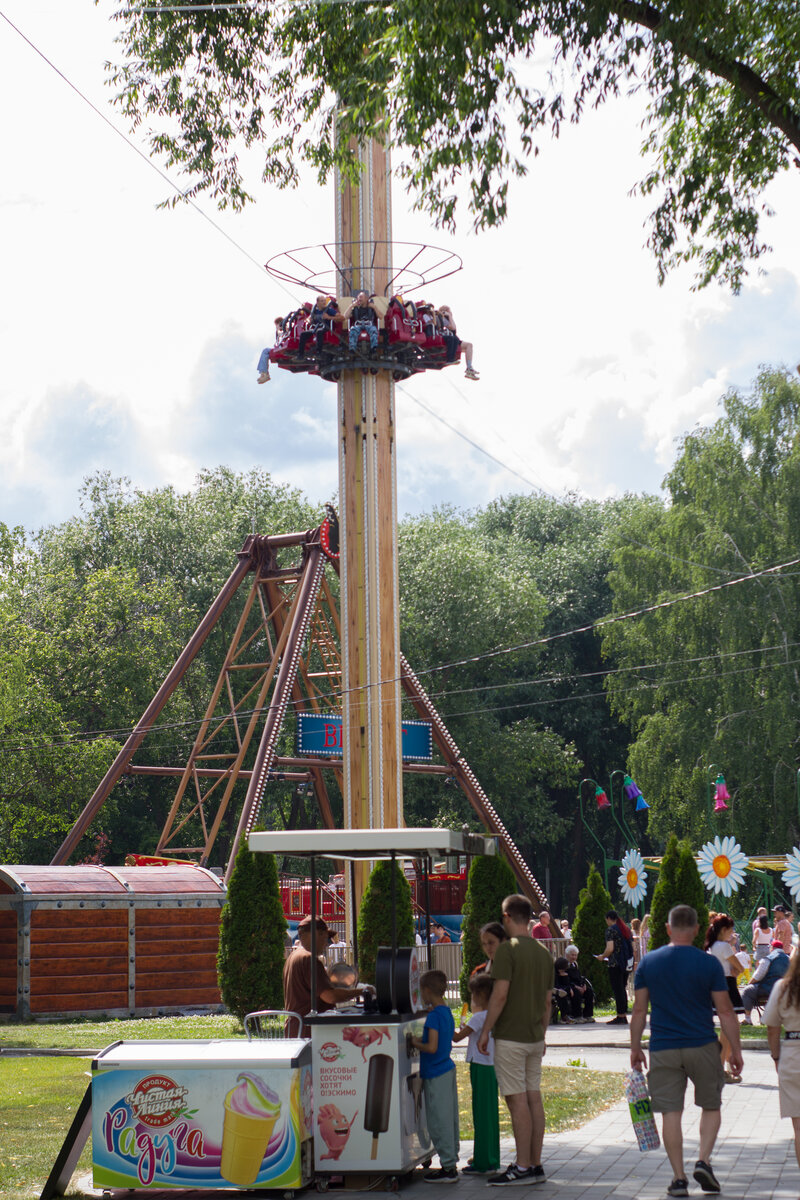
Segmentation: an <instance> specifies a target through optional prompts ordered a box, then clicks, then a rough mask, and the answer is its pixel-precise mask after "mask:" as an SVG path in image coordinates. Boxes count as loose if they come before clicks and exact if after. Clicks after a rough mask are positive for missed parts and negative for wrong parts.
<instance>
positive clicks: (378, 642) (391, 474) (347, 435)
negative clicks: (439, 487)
mask: <svg viewBox="0 0 800 1200" xmlns="http://www.w3.org/2000/svg"><path fill="white" fill-rule="evenodd" d="M359 158H360V162H361V165H362V171H361V175H360V178H359V180H358V182H352V181H350V180H342V179H340V178H337V181H336V185H337V186H336V258H337V267H338V271H339V277H340V279H341V280H342V281H343V283H344V285H345V287H346V290H347V291H348V292H349V293H350V294H351V295H355V294H356V293H357V292H358V291H359V290H362V289H363V290H364V291H366V292H367V293H368V294H369V295H372V294H377V295H379V296H381V297H383V296H384V295H385V293H386V291H387V289H388V286H389V283H390V279H391V259H390V254H391V174H390V170H389V153H388V150H387V149H385V148H384V147H383V146H381V145H380V144H379V143H377V142H374V141H373V142H371V143H370V144H369V145H367V146H363V147H361V148H360V153H359ZM376 245H378V246H380V247H381V253H380V254H379V255H377V256H376V255H375V254H374V252H372V251H371V248H372V247H375V246H376ZM338 391H339V396H338V417H339V497H340V499H339V506H340V514H339V520H340V527H341V534H340V536H341V560H340V570H341V579H342V595H341V609H342V642H343V645H342V675H343V679H342V689H343V743H344V745H343V758H344V823H345V827H346V828H352V829H380V828H396V827H399V826H400V825H402V824H403V778H402V757H401V745H400V635H399V622H398V604H399V590H398V565H397V472H396V458H395V449H396V443H395V395H394V382H393V380H392V374H391V371H390V370H388V369H386V368H381V369H378V370H377V373H372V374H364V373H362V370H359V369H358V368H356V369H351V370H345V371H343V372H342V375H341V378H340V380H339V383H338ZM357 867H358V870H357V876H356V882H355V888H354V891H355V897H354V899H356V900H357V899H358V898H360V896H361V894H362V892H363V887H364V883H365V874H364V873H365V871H366V868H367V864H364V863H359V864H357Z"/></svg>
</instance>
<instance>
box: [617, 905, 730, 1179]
mask: <svg viewBox="0 0 800 1200" xmlns="http://www.w3.org/2000/svg"><path fill="white" fill-rule="evenodd" d="M698 929H699V926H698V923H697V913H696V912H695V910H694V909H693V908H690V907H689V905H688V904H678V905H676V906H675V908H673V909H671V910H670V914H669V917H668V919H667V933H668V934H669V945H668V946H662V947H661V949H660V950H651V951H650V952H649V954H646V955H645V957H644V958H643V959H642V961H641V962H640V963H639V966H638V968H637V971H636V977H635V979H634V985H633V986H634V992H635V999H634V1005H633V1015H632V1016H631V1026H630V1028H631V1067H632V1068H633V1070H634V1071H641V1070H643V1069H644V1068H645V1067H646V1066H647V1059H646V1058H645V1054H644V1051H643V1050H642V1033H643V1032H644V1027H645V1023H646V1021H647V1006H648V1004H649V1005H650V1007H651V1016H650V1070H649V1072H648V1075H647V1081H648V1083H649V1085H650V1099H651V1101H652V1105H653V1112H660V1113H662V1114H663V1135H664V1149H665V1150H666V1152H667V1157H668V1158H669V1161H670V1165H671V1167H672V1171H673V1176H674V1178H673V1180H672V1183H671V1184H670V1186H669V1187H668V1188H667V1195H668V1196H688V1195H689V1185H688V1183H687V1180H686V1175H685V1172H684V1167H683V1131H682V1129H681V1117H682V1115H683V1099H684V1093H685V1091H686V1079H687V1077H688V1078H689V1079H691V1081H692V1083H693V1084H694V1101H695V1104H697V1105H698V1107H700V1108H701V1109H702V1110H703V1111H702V1115H701V1117H700V1157H699V1158H698V1160H697V1162H696V1164H695V1169H694V1178H695V1179H696V1180H697V1182H698V1183H699V1184H700V1186H701V1188H702V1189H703V1191H704V1192H718V1191H719V1190H720V1185H719V1181H718V1180H717V1177H716V1176H715V1174H714V1172H713V1170H712V1169H711V1151H712V1150H713V1149H714V1143H715V1141H716V1140H717V1134H718V1133H719V1127H720V1121H721V1111H720V1110H721V1107H722V1086H723V1083H724V1081H725V1079H724V1074H723V1070H722V1061H721V1059H720V1050H719V1042H718V1041H717V1034H716V1030H715V1028H714V1014H713V1006H716V1009H717V1013H718V1015H719V1021H720V1025H721V1026H722V1031H723V1033H724V1034H725V1036H726V1037H727V1038H728V1040H729V1042H730V1044H731V1055H730V1066H731V1071H733V1072H734V1074H736V1075H738V1074H740V1073H741V1070H742V1046H741V1042H740V1039H739V1022H738V1021H737V1019H736V1015H735V1013H734V1011H733V1005H732V1004H731V1000H730V996H729V995H728V989H727V986H726V983H725V975H724V972H723V970H722V964H721V963H720V961H719V959H718V958H715V957H714V956H713V955H711V954H704V953H703V951H702V950H698V949H697V947H696V946H694V945H692V943H693V942H694V939H695V938H696V937H697V933H698Z"/></svg>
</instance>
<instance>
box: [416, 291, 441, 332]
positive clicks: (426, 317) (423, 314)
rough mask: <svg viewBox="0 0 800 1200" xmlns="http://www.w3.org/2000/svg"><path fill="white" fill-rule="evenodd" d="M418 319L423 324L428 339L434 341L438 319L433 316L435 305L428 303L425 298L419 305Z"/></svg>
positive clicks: (423, 330)
mask: <svg viewBox="0 0 800 1200" xmlns="http://www.w3.org/2000/svg"><path fill="white" fill-rule="evenodd" d="M417 319H418V320H419V322H420V324H421V326H422V332H423V333H424V334H425V337H426V338H427V339H428V341H432V340H433V338H434V337H435V336H436V321H435V319H434V316H433V305H432V304H427V303H426V302H425V301H424V300H422V301H420V303H419V305H418V306H417Z"/></svg>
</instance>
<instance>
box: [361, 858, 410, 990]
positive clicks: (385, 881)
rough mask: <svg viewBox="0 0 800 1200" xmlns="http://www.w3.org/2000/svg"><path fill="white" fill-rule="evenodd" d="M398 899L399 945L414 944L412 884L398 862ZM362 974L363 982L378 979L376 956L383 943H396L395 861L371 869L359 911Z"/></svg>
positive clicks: (396, 874)
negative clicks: (394, 903)
mask: <svg viewBox="0 0 800 1200" xmlns="http://www.w3.org/2000/svg"><path fill="white" fill-rule="evenodd" d="M394 871H395V887H396V903H397V945H398V946H413V945H414V918H413V916H412V913H411V888H410V886H409V883H408V880H407V879H406V877H405V875H404V874H403V872H402V871H401V870H400V866H399V864H398V863H395V864H394ZM357 929H358V976H359V979H360V980H361V981H362V982H363V983H374V982H375V956H376V954H377V952H378V947H379V946H391V944H392V864H391V862H387V861H385V860H384V861H382V862H377V863H376V864H375V866H374V867H373V868H372V871H371V872H370V876H369V879H368V880H367V886H366V888H365V890H364V896H363V898H362V900H361V907H360V909H359V911H358V926H357Z"/></svg>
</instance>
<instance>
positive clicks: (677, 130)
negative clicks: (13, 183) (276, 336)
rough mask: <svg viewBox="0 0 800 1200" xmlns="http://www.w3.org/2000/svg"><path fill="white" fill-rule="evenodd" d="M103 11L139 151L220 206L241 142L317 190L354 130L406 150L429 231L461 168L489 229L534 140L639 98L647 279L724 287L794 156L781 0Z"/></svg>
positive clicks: (799, 123)
mask: <svg viewBox="0 0 800 1200" xmlns="http://www.w3.org/2000/svg"><path fill="white" fill-rule="evenodd" d="M118 19H119V20H120V22H121V23H122V30H121V33H120V35H119V38H118V41H119V44H120V49H121V53H122V56H123V59H124V61H123V63H122V65H120V66H118V67H116V68H112V83H113V85H114V86H115V87H116V88H117V100H118V102H119V103H120V104H121V106H122V108H123V110H124V111H125V112H126V114H127V115H128V117H129V118H130V120H131V123H132V124H133V126H134V127H136V126H138V125H139V124H140V123H142V122H143V121H144V122H147V123H148V124H150V123H151V122H155V126H156V127H155V129H154V131H153V132H152V133H151V134H150V141H151V146H152V149H153V151H154V152H156V153H159V154H161V155H162V156H163V157H164V158H165V159H166V162H167V165H168V166H170V167H178V168H180V169H181V170H182V171H183V172H184V173H185V174H186V175H187V176H188V186H187V188H186V190H185V192H184V195H185V196H187V197H195V196H197V195H198V193H200V192H201V191H203V190H207V191H209V192H210V193H211V194H212V195H213V196H215V197H216V199H217V201H218V202H219V203H220V204H221V205H223V206H224V205H227V204H232V205H233V206H235V207H240V206H241V205H243V204H244V203H245V202H246V201H247V200H248V199H249V198H250V196H249V194H248V191H247V187H248V184H247V182H246V181H245V180H244V179H243V178H242V174H241V161H242V159H243V158H244V157H245V156H242V155H241V151H242V150H243V149H245V148H248V147H252V146H254V145H258V146H260V147H261V148H262V153H263V161H264V167H263V175H262V178H263V180H264V181H266V182H268V183H275V184H278V185H280V186H285V185H287V184H293V183H296V182H297V178H298V166H299V164H300V163H301V162H303V161H305V162H307V163H310V164H312V166H313V167H314V168H315V169H316V170H317V171H318V173H319V176H320V178H321V179H324V178H325V176H326V175H327V174H328V172H329V171H330V169H331V167H332V166H333V164H334V162H335V161H336V162H338V163H339V164H340V165H343V166H344V167H345V169H347V168H348V167H349V166H350V158H349V155H348V150H347V147H348V141H349V139H350V137H351V135H355V136H356V137H361V138H365V137H371V136H377V137H379V138H381V139H383V138H388V139H389V140H390V141H391V142H393V143H394V144H396V145H400V146H403V147H407V148H409V149H410V150H411V151H412V153H411V154H409V155H408V156H407V158H406V159H405V161H404V163H403V164H402V165H401V168H400V171H401V174H403V175H404V176H405V177H406V179H407V180H408V182H409V184H410V186H411V187H412V188H413V189H415V190H416V193H417V196H418V205H419V206H420V207H422V208H424V209H426V210H427V211H429V212H430V213H431V214H432V215H433V216H434V218H435V219H436V220H437V222H441V223H444V224H446V225H452V223H453V220H454V214H455V208H456V203H457V200H456V196H457V190H456V183H457V180H458V179H459V177H461V176H462V175H463V176H464V177H466V179H467V180H468V181H469V208H470V211H471V213H472V216H473V219H474V223H475V225H476V226H477V227H478V228H480V227H482V226H486V225H493V224H496V223H497V222H499V221H502V220H503V219H504V217H505V216H506V213H507V205H508V182H509V179H510V178H513V177H514V176H518V175H522V174H524V173H525V171H526V170H527V161H528V160H529V159H530V158H531V157H535V156H536V154H538V151H539V146H540V144H541V142H542V139H543V138H544V137H546V136H548V135H550V136H552V135H555V136H557V135H558V134H559V132H560V130H561V128H562V125H563V124H564V122H573V123H574V122H577V121H579V120H580V117H581V115H582V113H583V111H584V109H586V108H587V107H590V108H591V107H594V106H596V105H598V104H600V103H602V102H603V101H605V100H608V99H612V98H614V97H615V96H618V95H620V94H625V93H630V92H633V91H635V92H636V93H637V94H638V95H639V96H640V97H643V99H644V102H645V105H646V110H645V116H644V121H643V126H644V130H645V134H644V143H643V153H644V154H645V155H646V157H647V160H648V163H649V165H648V168H647V170H646V173H645V176H644V179H643V180H642V183H641V184H640V188H641V190H642V191H643V192H644V193H645V194H646V195H653V196H654V197H655V198H656V207H655V209H654V211H653V214H652V217H651V222H652V232H651V235H650V245H651V247H652V249H653V252H654V253H655V255H656V258H657V261H658V265H659V272H660V275H661V276H662V277H663V275H664V273H665V272H666V271H668V270H669V268H670V267H672V266H674V265H675V264H676V263H677V262H680V261H682V260H689V261H692V262H695V263H696V264H697V268H698V279H699V281H700V283H701V284H704V283H707V282H708V281H709V280H710V279H713V278H715V277H719V278H721V279H723V280H727V281H729V282H730V283H732V284H733V285H734V286H735V287H737V286H738V285H739V283H740V282H741V278H742V274H743V270H744V263H745V261H746V260H747V259H748V258H755V257H758V255H759V254H760V253H761V252H762V251H763V249H764V247H763V245H762V243H761V241H760V237H759V218H760V216H761V214H762V212H763V209H764V204H763V201H762V194H763V192H764V189H765V187H766V185H767V184H768V183H769V182H770V181H771V180H772V179H773V178H774V177H775V176H776V175H777V174H779V173H780V172H782V171H783V170H785V169H786V168H788V167H789V166H791V165H792V161H793V158H794V157H795V156H796V154H797V152H798V151H800V72H798V65H797V64H798V62H800V26H799V25H798V22H797V19H796V7H795V5H794V2H793V0H770V3H768V4H765V3H763V2H761V0H738V3H737V4H735V5H731V4H729V3H727V0H681V2H679V3H666V0H665V2H664V3H657V4H640V3H635V2H632V0H565V2H564V3H562V4H534V3H532V2H530V0H528V2H526V3H522V4H520V3H510V2H509V0H480V3H478V2H477V0H460V2H459V3H458V4H453V3H451V2H449V0H448V2H445V0H393V3H391V4H289V5H266V6H263V7H262V8H259V9H255V10H254V9H248V10H247V13H246V15H245V14H244V13H242V12H241V11H239V10H237V9H236V8H235V7H231V6H229V7H228V8H227V9H220V10H217V11H215V12H209V11H204V10H203V8H201V7H198V9H197V12H196V13H195V12H192V11H191V10H190V9H184V10H183V11H181V12H180V14H175V13H173V12H171V11H169V9H165V11H164V12H163V13H162V12H159V11H158V10H154V9H152V8H143V9H131V8H130V7H128V6H126V7H124V8H123V9H121V10H120V12H119V14H118ZM434 62H435V63H436V70H435V71H432V70H431V64H432V63H434ZM533 64H536V65H533ZM334 96H335V97H336V98H337V99H338V104H337V105H335V104H334V103H333V97H334ZM337 122H338V127H339V134H340V136H339V138H338V139H337V141H336V143H335V142H334V137H333V132H334V125H335V123H337Z"/></svg>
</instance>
